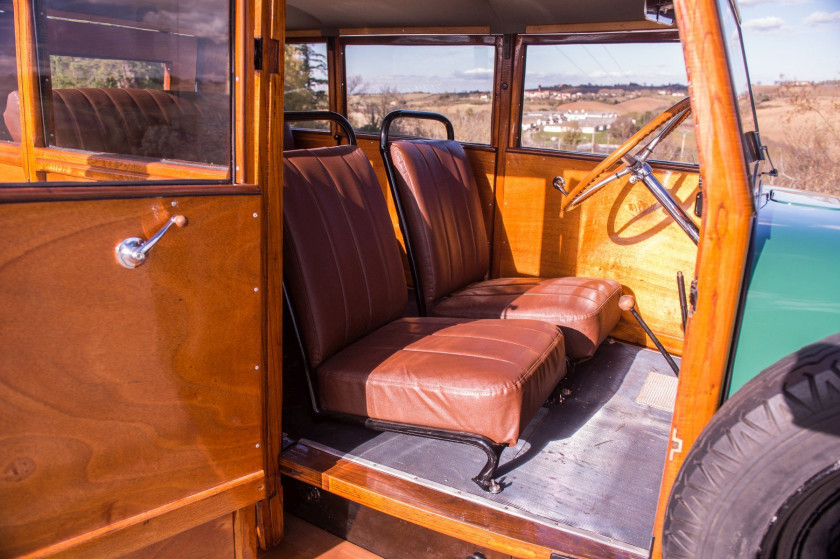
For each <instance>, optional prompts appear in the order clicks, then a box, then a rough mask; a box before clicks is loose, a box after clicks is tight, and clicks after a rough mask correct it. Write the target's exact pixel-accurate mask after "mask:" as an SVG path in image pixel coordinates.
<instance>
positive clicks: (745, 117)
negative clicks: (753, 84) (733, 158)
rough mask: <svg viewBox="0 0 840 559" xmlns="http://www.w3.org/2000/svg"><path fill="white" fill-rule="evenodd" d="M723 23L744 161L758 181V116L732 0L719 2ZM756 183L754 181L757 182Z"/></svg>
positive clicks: (719, 0)
mask: <svg viewBox="0 0 840 559" xmlns="http://www.w3.org/2000/svg"><path fill="white" fill-rule="evenodd" d="M718 8H719V10H720V20H721V25H722V27H723V38H724V43H725V47H726V56H727V58H728V62H729V73H730V75H731V77H732V87H733V89H734V94H735V101H736V104H737V106H738V120H739V123H740V126H741V143H742V144H743V147H744V158H745V160H746V163H747V168H748V169H749V170H750V174H751V175H752V177H753V179H755V178H757V171H758V164H759V163H758V161H759V160H760V159H761V156H760V146H759V145H758V124H757V122H756V117H755V106H754V105H753V96H752V89H751V88H750V76H749V72H748V71H747V63H746V61H745V57H744V46H743V42H742V40H741V27H740V25H739V22H738V20H739V18H738V14H737V13H736V11H735V9H734V8H733V6H732V3H731V2H730V0H718ZM754 182H755V181H754Z"/></svg>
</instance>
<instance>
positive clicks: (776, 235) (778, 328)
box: [728, 187, 840, 396]
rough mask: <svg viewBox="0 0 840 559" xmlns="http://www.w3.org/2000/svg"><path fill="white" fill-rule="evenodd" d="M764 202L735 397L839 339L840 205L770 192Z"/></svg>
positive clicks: (740, 343)
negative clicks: (795, 358) (787, 362)
mask: <svg viewBox="0 0 840 559" xmlns="http://www.w3.org/2000/svg"><path fill="white" fill-rule="evenodd" d="M759 200H760V203H759V205H760V208H759V210H758V215H757V219H756V224H755V230H754V233H753V239H752V246H751V247H750V260H749V261H750V263H751V267H750V271H749V276H748V278H747V281H748V287H747V294H746V299H745V301H744V304H743V307H742V308H743V315H742V319H741V325H740V334H739V336H738V341H737V345H736V347H735V353H734V361H733V365H732V377H731V382H730V385H729V393H728V395H729V396H731V395H732V394H734V393H735V392H736V391H738V390H739V389H740V388H741V387H742V386H743V385H744V384H746V383H747V381H749V380H750V379H752V378H753V377H754V376H756V375H757V374H758V373H760V372H761V371H762V370H764V369H766V368H767V367H769V366H770V365H772V364H773V363H776V362H777V361H779V360H780V359H782V358H783V357H785V356H786V355H789V354H791V353H793V352H795V351H797V350H799V349H800V348H802V347H804V346H807V345H809V344H811V343H813V342H815V341H817V340H821V339H823V338H825V337H826V336H829V335H831V334H835V333H837V332H840V198H836V197H832V196H825V195H819V194H814V193H808V192H802V191H798V190H791V189H784V188H776V187H769V188H765V189H764V190H762V192H761V196H760V198H759Z"/></svg>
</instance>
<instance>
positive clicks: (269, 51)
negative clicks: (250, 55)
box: [254, 37, 280, 74]
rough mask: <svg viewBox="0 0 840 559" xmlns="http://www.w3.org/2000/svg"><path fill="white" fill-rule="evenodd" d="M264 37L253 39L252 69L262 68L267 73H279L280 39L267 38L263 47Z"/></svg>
mask: <svg viewBox="0 0 840 559" xmlns="http://www.w3.org/2000/svg"><path fill="white" fill-rule="evenodd" d="M263 43H264V39H263V38H262V37H256V38H255V39H254V70H262V71H265V72H268V73H269V74H279V73H280V41H278V40H276V39H268V40H267V48H263Z"/></svg>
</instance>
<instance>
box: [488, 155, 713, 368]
mask: <svg viewBox="0 0 840 559" xmlns="http://www.w3.org/2000/svg"><path fill="white" fill-rule="evenodd" d="M592 166H593V162H591V161H582V160H579V159H571V158H564V157H561V156H559V155H554V156H548V155H546V154H532V153H527V152H526V151H525V150H517V151H515V152H514V151H509V152H508V154H507V164H506V165H505V181H504V192H503V195H500V196H499V199H500V200H501V207H500V211H499V214H500V221H498V222H497V223H496V243H497V244H498V245H499V246H498V251H499V272H498V273H499V276H500V277H506V276H539V277H558V276H588V277H604V278H611V279H614V280H616V281H618V282H620V283H621V284H622V287H623V289H624V292H625V293H629V294H632V295H635V297H636V301H637V309H638V311H639V313H640V314H641V315H642V317H643V318H644V319H645V320H646V321H647V323H648V325H649V326H650V328H651V329H652V330H653V331H654V333H655V334H656V335H657V336H659V337H660V340H661V341H662V343H663V344H664V345H665V347H666V348H667V349H668V350H669V351H670V352H672V353H675V354H677V355H679V354H681V353H682V342H683V334H682V329H681V324H680V322H681V319H680V307H679V299H678V296H677V284H676V273H677V271H682V272H683V273H684V274H685V275H686V277H688V278H689V281H690V278H691V275H692V273H693V271H694V264H695V260H696V256H697V248H696V247H695V246H694V244H693V243H692V242H691V241H690V240H689V238H688V237H687V236H686V235H685V233H684V232H683V231H682V229H680V228H679V226H677V225H676V223H675V222H674V220H673V219H672V218H671V217H670V216H669V215H668V214H667V213H666V212H665V211H664V210H663V209H662V207H661V206H660V205H659V203H658V202H657V201H656V199H655V198H654V197H653V195H652V194H650V192H648V190H647V189H646V188H645V187H644V186H643V185H641V184H635V185H631V184H630V183H628V182H627V181H626V180H622V181H616V182H614V183H612V184H610V185H609V186H607V187H605V188H604V189H603V190H602V191H600V192H598V193H597V194H595V195H594V196H592V197H591V198H589V199H588V200H586V201H585V202H583V203H582V204H581V205H580V206H578V207H577V208H575V209H572V210H568V211H562V210H561V209H560V204H561V201H562V200H563V195H562V194H561V193H560V192H558V191H557V190H555V189H554V188H553V187H552V185H551V182H552V180H553V179H554V177H555V176H562V177H564V178H565V179H566V183H567V184H574V182H575V181H577V180H579V179H580V178H582V177H583V175H585V174H586V173H587V172H589V170H591V168H592ZM657 176H658V178H659V179H660V180H661V181H662V182H663V184H664V185H665V187H666V188H667V189H668V190H669V191H670V192H671V193H672V194H673V196H674V197H675V198H676V199H677V200H678V201H679V202H680V203H681V205H682V207H683V208H685V209H686V210H687V211H688V212H689V213H692V211H693V206H694V197H695V195H696V193H697V191H698V186H697V185H698V175H697V174H696V173H691V172H677V171H660V172H657ZM612 335H613V336H614V337H616V338H619V339H622V340H625V341H629V342H633V343H638V344H643V345H647V346H648V347H653V344H652V343H651V341H650V340H649V339H648V338H647V337H646V335H645V334H644V332H643V331H642V329H641V328H640V327H639V325H638V323H636V321H635V320H634V319H633V318H632V316H631V315H630V313H627V312H625V313H623V315H622V319H621V321H620V322H619V324H618V326H617V327H616V329H615V330H614V331H613V332H612Z"/></svg>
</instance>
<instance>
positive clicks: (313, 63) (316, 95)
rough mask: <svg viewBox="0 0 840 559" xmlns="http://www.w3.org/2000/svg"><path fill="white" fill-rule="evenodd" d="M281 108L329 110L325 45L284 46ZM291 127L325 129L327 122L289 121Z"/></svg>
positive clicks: (300, 44)
mask: <svg viewBox="0 0 840 559" xmlns="http://www.w3.org/2000/svg"><path fill="white" fill-rule="evenodd" d="M285 54H286V63H285V72H286V74H285V81H284V83H283V87H284V89H283V108H284V110H287V111H327V110H329V108H330V99H329V72H328V69H327V44H326V43H323V42H303V43H288V44H287V45H286V53H285ZM291 125H292V126H293V127H294V128H311V129H315V130H329V126H330V125H329V122H326V121H320V120H319V121H312V122H292V123H291Z"/></svg>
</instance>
